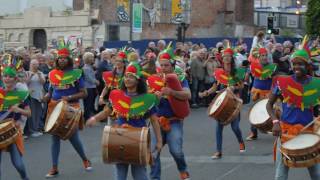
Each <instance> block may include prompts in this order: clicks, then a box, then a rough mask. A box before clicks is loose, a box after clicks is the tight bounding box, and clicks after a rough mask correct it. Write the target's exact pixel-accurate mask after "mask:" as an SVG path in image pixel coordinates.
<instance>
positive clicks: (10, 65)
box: [1, 54, 23, 77]
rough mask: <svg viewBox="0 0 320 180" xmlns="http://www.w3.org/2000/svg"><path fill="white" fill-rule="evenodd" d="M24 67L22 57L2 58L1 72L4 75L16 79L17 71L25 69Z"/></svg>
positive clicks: (6, 55) (5, 55) (5, 56)
mask: <svg viewBox="0 0 320 180" xmlns="http://www.w3.org/2000/svg"><path fill="white" fill-rule="evenodd" d="M22 65H23V63H22V57H20V56H14V55H12V54H4V55H3V57H2V66H1V70H2V73H3V74H4V75H9V76H11V77H14V76H16V75H17V71H18V70H20V69H22V68H23V67H22Z"/></svg>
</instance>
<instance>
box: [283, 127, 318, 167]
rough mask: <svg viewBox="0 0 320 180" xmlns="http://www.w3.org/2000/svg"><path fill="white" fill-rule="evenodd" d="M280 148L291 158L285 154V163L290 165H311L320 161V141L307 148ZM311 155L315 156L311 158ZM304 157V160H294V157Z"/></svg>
mask: <svg viewBox="0 0 320 180" xmlns="http://www.w3.org/2000/svg"><path fill="white" fill-rule="evenodd" d="M306 134H308V133H306ZM280 149H281V152H282V153H284V154H286V155H287V156H289V158H290V159H291V160H290V159H288V158H286V157H285V156H283V157H282V160H283V162H284V164H285V165H286V166H288V167H296V168H300V167H310V166H313V165H314V164H316V163H320V141H319V142H318V143H317V144H316V145H314V146H312V147H309V148H305V149H297V150H292V149H286V148H284V147H283V146H281V148H280ZM311 156H312V157H313V158H310V157H311ZM302 157H303V158H305V159H304V160H303V161H301V160H300V161H294V159H297V158H302Z"/></svg>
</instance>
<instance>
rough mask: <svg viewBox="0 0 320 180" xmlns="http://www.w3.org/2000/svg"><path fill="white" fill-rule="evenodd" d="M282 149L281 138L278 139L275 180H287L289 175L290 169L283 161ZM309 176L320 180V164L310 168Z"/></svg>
mask: <svg viewBox="0 0 320 180" xmlns="http://www.w3.org/2000/svg"><path fill="white" fill-rule="evenodd" d="M280 147H281V141H280V138H278V142H277V155H276V157H277V159H276V174H275V178H274V179H275V180H287V179H288V174H289V167H287V166H285V165H284V163H283V161H282V154H281V153H280V151H279V149H280ZM308 171H309V175H310V177H311V179H312V180H320V164H319V163H317V164H315V165H313V166H311V167H309V168H308Z"/></svg>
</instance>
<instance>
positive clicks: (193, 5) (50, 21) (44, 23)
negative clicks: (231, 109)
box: [0, 0, 255, 50]
mask: <svg viewBox="0 0 320 180" xmlns="http://www.w3.org/2000/svg"><path fill="white" fill-rule="evenodd" d="M1 1H5V2H3V3H2V4H4V5H5V7H8V8H7V9H6V11H3V13H2V14H1V13H0V50H1V49H4V48H9V47H17V46H28V47H30V46H35V47H37V48H41V49H46V48H47V47H49V46H56V44H57V42H58V41H59V39H65V40H66V39H72V40H73V41H74V44H76V45H79V44H80V45H82V46H84V47H87V46H94V47H99V46H101V45H102V44H103V42H104V41H116V40H129V36H130V35H129V29H130V28H129V21H128V20H129V14H130V13H129V5H130V1H129V0H73V1H72V0H55V4H54V5H52V3H48V2H47V1H48V0H11V1H10V3H9V2H8V1H6V0H0V2H1ZM50 2H51V1H50ZM132 2H137V0H132ZM139 2H140V3H142V4H143V27H142V32H141V33H133V40H140V39H163V38H176V36H177V35H176V32H177V31H176V29H177V27H178V25H179V23H181V22H184V23H186V24H187V26H188V28H187V31H186V37H187V38H202V37H219V36H220V37H221V36H224V37H234V36H237V37H239V36H242V37H248V36H252V35H253V34H254V33H255V32H254V31H255V27H254V26H253V12H254V0H242V1H238V0H148V1H147V0H142V1H139ZM70 4H71V5H70ZM181 7H182V8H181ZM177 8H180V10H181V9H183V11H179V9H177ZM0 10H1V8H0Z"/></svg>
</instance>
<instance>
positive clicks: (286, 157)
mask: <svg viewBox="0 0 320 180" xmlns="http://www.w3.org/2000/svg"><path fill="white" fill-rule="evenodd" d="M278 150H279V151H280V153H281V154H283V155H284V156H285V157H286V158H287V159H289V160H290V161H292V160H291V158H290V157H289V156H288V155H287V154H286V153H284V152H283V151H281V149H280V148H279V149H278Z"/></svg>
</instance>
